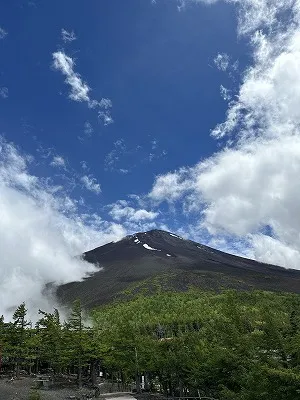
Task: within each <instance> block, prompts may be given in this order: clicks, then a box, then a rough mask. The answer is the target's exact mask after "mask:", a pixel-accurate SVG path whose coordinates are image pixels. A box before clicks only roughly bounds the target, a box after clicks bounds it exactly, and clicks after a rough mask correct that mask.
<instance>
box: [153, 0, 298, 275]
mask: <svg viewBox="0 0 300 400" xmlns="http://www.w3.org/2000/svg"><path fill="white" fill-rule="evenodd" d="M228 2H232V3H236V4H237V6H238V10H239V34H243V35H246V36H247V37H248V38H249V40H250V42H251V45H252V48H253V60H254V61H253V65H252V66H251V67H249V68H248V70H247V71H246V72H245V73H244V76H243V80H242V82H241V85H240V89H239V93H238V95H237V97H236V100H234V101H232V102H231V103H230V104H229V109H228V112H227V118H226V120H225V122H224V123H222V124H220V125H218V126H217V127H216V128H215V129H214V130H213V131H212V134H213V136H215V137H217V138H219V137H223V138H225V137H229V141H228V145H227V147H225V148H224V149H223V150H222V151H220V152H219V153H217V154H215V155H214V156H213V157H211V158H209V159H207V160H204V161H202V162H200V163H199V164H197V165H196V166H194V167H190V168H182V169H181V170H179V171H175V172H172V173H168V174H166V175H164V176H159V177H157V178H156V181H155V183H154V186H153V188H152V191H151V193H150V198H151V199H153V200H155V201H162V200H164V201H169V202H170V201H172V202H176V201H178V200H180V201H182V203H183V211H184V212H185V213H187V214H188V215H193V218H195V215H197V214H198V224H200V226H201V228H202V229H206V230H208V232H209V233H210V234H211V235H213V236H217V237H220V236H221V237H222V236H223V238H224V239H225V240H227V239H228V238H229V242H232V241H233V240H235V241H237V242H238V241H243V243H245V244H247V246H248V250H247V252H248V255H251V256H252V257H254V258H256V259H258V260H261V261H266V262H271V263H275V264H280V265H283V266H286V267H293V268H297V269H300V235H299V225H300V216H299V212H298V208H299V205H298V203H299V198H300V183H299V178H298V177H299V174H300V128H299V127H300V111H299V110H300V109H299V102H300V75H299V69H300V1H299V0H297V1H289V0H287V1H280V0H279V1H278V2H275V3H272V2H269V1H263V0H260V1H258V0H252V1H251V0H243V1H234V0H232V1H230V0H229V1H228ZM282 16H288V17H289V22H288V23H287V22H283V21H282V20H281V18H282ZM286 21H287V20H286ZM265 227H269V228H270V230H271V231H272V236H273V237H270V236H268V235H266V234H263V233H261V232H263V231H264V228H265ZM229 242H228V243H229Z"/></svg>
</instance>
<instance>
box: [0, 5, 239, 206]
mask: <svg viewBox="0 0 300 400" xmlns="http://www.w3.org/2000/svg"><path fill="white" fill-rule="evenodd" d="M0 14H1V16H2V21H3V22H2V25H3V29H5V30H6V31H7V32H8V35H7V37H6V38H5V40H2V41H1V54H2V57H1V59H2V62H1V86H4V87H7V88H8V90H9V92H8V97H7V98H6V99H1V109H0V113H1V114H0V118H1V134H2V135H4V137H5V138H6V139H7V140H9V141H13V142H14V143H16V144H17V145H19V146H21V148H22V150H23V151H25V152H27V153H29V154H31V155H33V156H35V157H38V155H37V154H36V151H37V149H38V148H39V147H40V146H41V147H42V148H45V149H48V148H52V149H53V155H54V154H58V155H59V156H61V157H63V158H64V160H65V161H66V164H67V167H70V168H72V169H74V170H76V172H77V173H78V174H80V173H82V174H83V172H84V171H81V167H80V162H81V161H86V163H87V165H88V167H89V168H90V171H89V172H90V174H93V176H94V177H95V179H96V180H97V182H99V183H100V184H101V188H102V193H101V195H100V196H90V195H89V194H87V193H83V195H87V196H88V198H89V199H88V201H89V204H90V205H91V207H93V208H94V207H96V209H97V210H99V206H101V205H105V204H110V203H113V202H115V201H117V200H118V199H124V198H126V196H127V195H128V194H137V195H141V194H143V193H147V192H148V191H149V189H150V188H151V186H152V183H153V180H154V177H155V176H156V175H158V174H162V173H165V172H167V171H170V170H173V169H177V168H179V167H181V166H183V165H193V164H195V163H196V162H197V161H199V159H200V158H203V157H207V156H208V155H210V154H211V153H213V152H214V151H216V150H217V146H218V143H217V142H216V141H215V140H214V139H212V138H211V137H210V135H209V133H210V130H211V129H212V128H213V127H214V126H215V125H216V124H217V123H218V122H221V121H222V120H223V119H224V115H225V111H226V108H227V104H226V102H225V101H224V100H223V99H222V97H221V95H220V85H221V84H223V85H224V86H226V87H228V88H236V82H233V80H232V79H231V78H230V77H229V76H228V74H226V73H224V72H223V71H220V70H218V68H217V66H216V65H215V63H214V58H215V57H216V56H217V54H218V53H228V54H230V57H232V60H233V61H236V60H239V61H240V62H242V63H243V62H244V60H245V54H246V53H247V49H246V47H245V44H244V43H243V41H242V40H237V38H236V11H235V9H234V8H233V7H232V5H226V4H222V3H220V4H218V5H216V6H211V7H207V6H205V5H198V6H196V7H186V9H185V10H182V11H181V12H179V11H178V9H177V5H176V2H172V1H169V0H168V1H160V2H157V3H156V4H153V3H152V2H151V1H150V0H149V1H148V0H146V1H142V2H141V1H140V0H131V1H129V2H124V1H117V0H116V1H109V0H107V1H105V0H102V1H90V2H89V5H88V6H87V3H86V2H82V1H78V2H74V1H71V0H69V1H68V0H67V1H64V2H63V4H62V3H61V2H58V1H57V2H55V1H54V2H48V3H43V4H42V3H41V2H38V1H36V2H33V3H26V2H9V3H7V2H6V3H3V4H2V6H1V13H0ZM62 29H65V30H67V31H68V32H72V31H73V32H74V34H75V35H76V40H74V41H70V42H64V41H63V40H62V36H61V32H62ZM57 51H62V52H64V54H66V55H67V56H69V57H72V58H73V60H74V61H75V63H76V64H75V67H74V71H76V73H79V74H80V75H81V78H82V80H83V81H84V82H86V83H87V85H88V86H89V87H90V88H91V92H90V95H91V98H93V99H97V100H99V101H100V100H101V98H109V99H110V100H111V102H112V109H111V116H112V118H113V120H114V123H112V124H109V125H108V126H104V124H103V122H102V121H101V119H99V118H98V115H97V112H96V111H95V110H93V109H89V108H88V106H87V104H86V103H84V102H75V101H72V100H71V99H69V98H68V94H69V92H70V88H69V87H68V85H66V84H65V83H64V76H63V75H62V74H61V73H60V72H59V71H55V70H54V68H53V67H51V65H52V63H53V57H52V54H53V53H54V52H57ZM238 78H239V75H238V73H236V74H235V79H238ZM87 124H89V125H88V126H90V130H93V132H92V133H91V134H90V137H87V135H86V134H84V130H85V126H86V125H87ZM78 137H79V138H82V139H81V140H79V139H78ZM120 140H122V142H123V147H124V146H125V147H126V150H123V151H122V150H120V151H121V153H123V154H119V155H118V157H119V160H114V161H113V160H111V159H110V160H111V162H113V165H111V166H108V165H107V163H108V157H109V154H110V153H111V152H112V151H113V150H114V149H115V147H116V145H115V143H116V142H117V141H120ZM119 147H120V146H119ZM51 155H52V154H51ZM113 156H114V158H116V157H117V156H116V155H113ZM37 160H38V161H39V162H40V160H39V158H37ZM50 162H51V157H49V158H48V159H46V160H43V163H42V165H37V166H36V168H35V169H34V171H33V172H34V173H35V174H38V175H45V174H47V176H52V175H53V174H55V173H56V172H57V171H55V170H53V168H52V170H51V168H48V167H49V165H47V163H48V164H49V163H50ZM120 170H123V173H122V172H120ZM124 170H128V173H124V172H125V171H124Z"/></svg>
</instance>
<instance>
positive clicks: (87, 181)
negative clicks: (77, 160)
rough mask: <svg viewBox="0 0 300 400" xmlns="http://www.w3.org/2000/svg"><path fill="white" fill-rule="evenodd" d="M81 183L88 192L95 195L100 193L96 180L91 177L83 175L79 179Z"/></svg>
mask: <svg viewBox="0 0 300 400" xmlns="http://www.w3.org/2000/svg"><path fill="white" fill-rule="evenodd" d="M81 182H82V184H83V185H84V187H85V188H86V189H87V190H89V191H90V192H93V193H95V194H100V193H101V186H100V184H99V183H97V180H96V179H95V178H93V176H91V175H84V176H82V177H81Z"/></svg>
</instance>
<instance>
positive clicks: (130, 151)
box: [104, 139, 167, 174]
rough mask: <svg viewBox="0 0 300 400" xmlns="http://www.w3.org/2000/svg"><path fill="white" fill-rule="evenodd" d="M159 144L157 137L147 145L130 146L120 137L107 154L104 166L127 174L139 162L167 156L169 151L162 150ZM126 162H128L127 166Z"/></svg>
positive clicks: (144, 162) (109, 169)
mask: <svg viewBox="0 0 300 400" xmlns="http://www.w3.org/2000/svg"><path fill="white" fill-rule="evenodd" d="M158 144H159V142H158V140H157V139H152V140H150V143H147V145H144V146H141V145H139V144H138V145H135V146H134V147H129V146H127V145H126V143H125V140H124V139H119V140H117V141H115V142H114V144H113V146H114V148H113V149H112V150H111V151H110V152H109V153H108V154H107V155H106V157H105V161H104V168H105V169H106V170H107V171H116V172H120V173H122V174H127V173H128V172H130V171H131V170H133V169H134V168H136V167H137V166H138V165H139V164H146V163H151V162H152V161H154V160H157V159H160V158H162V157H165V156H166V155H167V151H166V150H160V149H159V148H158ZM137 155H138V157H137ZM133 157H134V160H133ZM137 159H138V160H139V161H138V162H137V161H136V160H137ZM121 163H122V164H123V165H122V167H121V166H120V164H121ZM124 163H125V164H126V166H125V167H124ZM128 164H129V166H128Z"/></svg>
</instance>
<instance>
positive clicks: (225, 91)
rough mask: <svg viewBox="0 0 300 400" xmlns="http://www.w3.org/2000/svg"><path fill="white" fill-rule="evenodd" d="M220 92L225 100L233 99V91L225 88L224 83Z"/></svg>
mask: <svg viewBox="0 0 300 400" xmlns="http://www.w3.org/2000/svg"><path fill="white" fill-rule="evenodd" d="M220 93H221V97H222V98H223V100H225V101H229V100H231V91H230V90H229V89H227V88H225V87H224V86H223V85H221V86H220Z"/></svg>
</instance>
